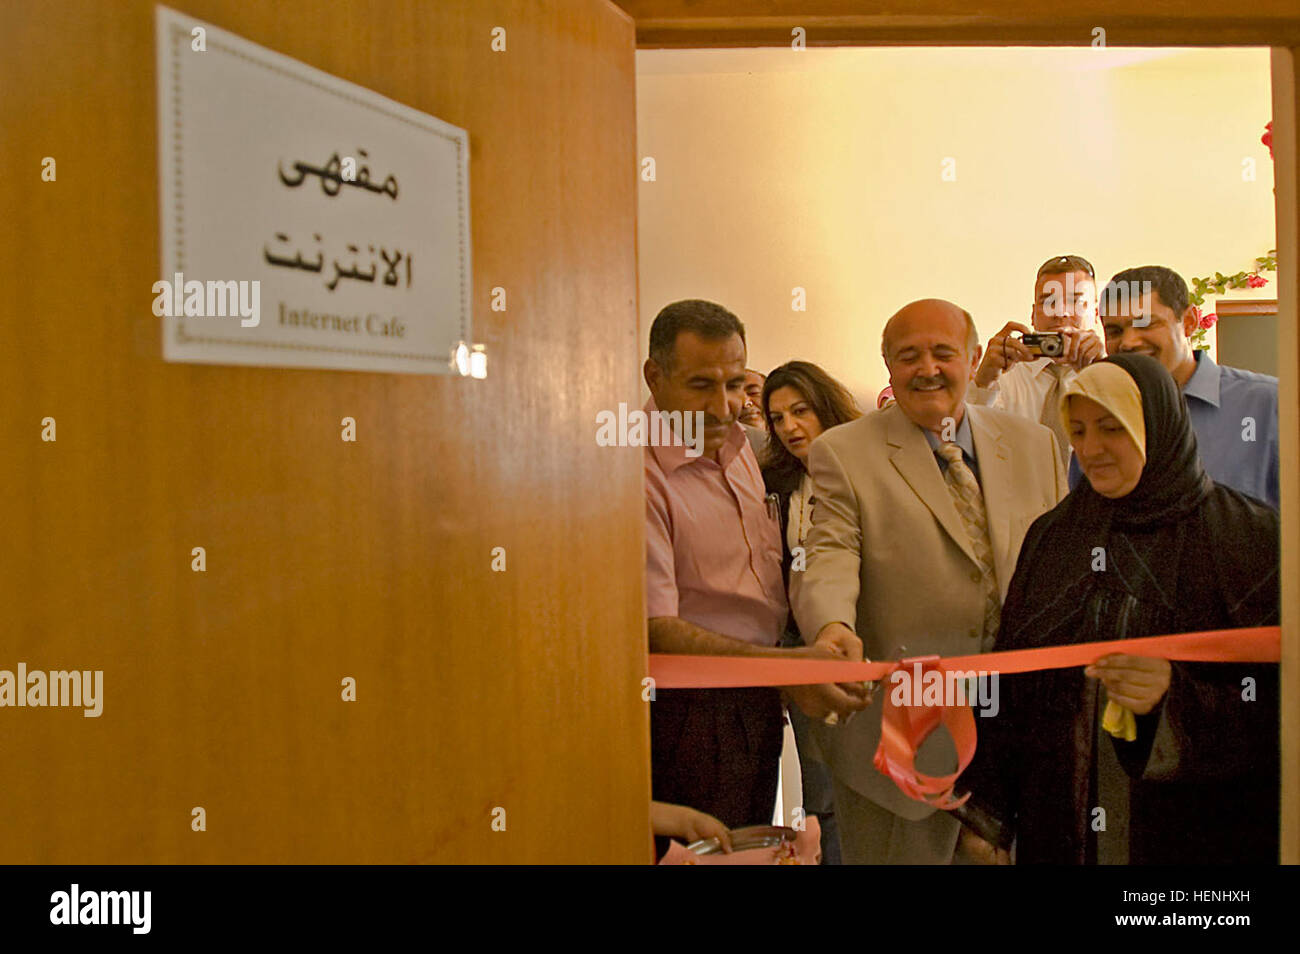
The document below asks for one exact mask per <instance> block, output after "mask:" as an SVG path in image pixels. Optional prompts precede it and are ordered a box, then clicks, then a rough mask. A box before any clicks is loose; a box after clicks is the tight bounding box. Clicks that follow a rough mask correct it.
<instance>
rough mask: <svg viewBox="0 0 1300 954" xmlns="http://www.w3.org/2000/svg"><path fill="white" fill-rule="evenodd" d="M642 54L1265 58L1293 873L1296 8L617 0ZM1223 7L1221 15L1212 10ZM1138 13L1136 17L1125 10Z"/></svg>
mask: <svg viewBox="0 0 1300 954" xmlns="http://www.w3.org/2000/svg"><path fill="white" fill-rule="evenodd" d="M618 6H620V7H621V8H623V9H624V10H625V11H626V12H627V13H628V14H629V15H630V16H631V17H632V18H633V19H634V20H635V22H636V35H637V47H638V48H639V49H702V48H722V47H756V46H772V47H788V46H790V45H791V39H792V36H793V32H792V31H794V29H795V28H796V27H802V28H803V30H804V31H805V36H804V42H805V43H806V44H807V45H808V46H1078V47H1087V46H1091V45H1092V43H1093V40H1094V38H1095V36H1096V34H1095V32H1094V31H1095V30H1096V28H1097V27H1101V28H1102V29H1104V30H1105V31H1106V32H1105V42H1106V45H1107V46H1194V47H1227V46H1257V47H1269V48H1270V50H1271V69H1272V89H1273V160H1274V168H1273V175H1274V183H1275V188H1274V192H1275V202H1274V211H1275V215H1276V229H1277V264H1278V270H1277V283H1278V285H1277V289H1278V318H1279V320H1278V371H1279V374H1278V380H1279V420H1278V426H1279V428H1280V430H1281V434H1280V455H1281V472H1282V488H1281V491H1282V500H1283V501H1284V504H1283V508H1282V565H1281V576H1282V608H1283V609H1282V686H1283V692H1282V737H1281V745H1282V796H1281V805H1280V811H1281V823H1282V844H1281V860H1282V862H1283V863H1284V864H1298V863H1300V327H1298V326H1297V305H1298V301H1297V293H1298V288H1297V274H1298V272H1297V268H1298V267H1300V245H1298V242H1300V234H1298V226H1300V221H1298V215H1297V201H1298V200H1300V180H1298V178H1297V176H1298V172H1300V169H1298V166H1297V141H1296V133H1297V127H1298V126H1300V114H1297V105H1298V101H1297V97H1296V74H1295V64H1296V62H1297V58H1300V10H1298V9H1297V8H1296V6H1295V4H1294V0H1256V2H1254V3H1253V4H1252V5H1251V6H1250V7H1249V8H1246V9H1243V10H1241V11H1239V12H1235V11H1234V14H1233V15H1232V16H1231V17H1228V16H1225V15H1224V14H1223V13H1222V12H1221V10H1222V7H1221V5H1219V4H1217V3H1215V2H1214V0H1181V2H1175V0H1148V2H1146V3H1143V4H1138V3H1134V2H1124V0H1101V2H1098V0H1076V2H1075V3H1074V4H1072V5H1071V6H1070V8H1069V10H1068V11H1065V12H1064V13H1065V15H1063V16H1062V15H1060V14H1061V12H1062V11H1060V10H1059V8H1058V9H1055V10H1054V9H1048V8H1045V7H1044V6H1043V5H1041V4H1040V3H1039V2H1038V0H977V2H976V4H974V5H972V4H970V3H962V2H959V0H913V2H912V3H910V4H909V5H908V7H907V13H905V14H899V13H897V12H891V11H896V9H897V6H896V5H894V4H890V3H888V2H886V0H618ZM1216 6H1218V7H1219V11H1216V10H1215V7H1216ZM1126 9H1127V10H1132V11H1141V13H1140V14H1137V15H1135V14H1132V13H1126V12H1125V10H1126Z"/></svg>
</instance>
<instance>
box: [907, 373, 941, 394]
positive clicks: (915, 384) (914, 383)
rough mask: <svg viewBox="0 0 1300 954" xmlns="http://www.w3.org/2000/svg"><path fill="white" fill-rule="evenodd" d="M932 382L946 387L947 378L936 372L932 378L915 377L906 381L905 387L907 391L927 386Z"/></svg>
mask: <svg viewBox="0 0 1300 954" xmlns="http://www.w3.org/2000/svg"><path fill="white" fill-rule="evenodd" d="M934 384H938V385H940V386H942V387H947V386H948V379H947V378H946V377H945V376H944V375H942V374H936V375H935V376H934V377H932V378H922V377H915V378H913V379H912V380H911V381H909V382H908V384H907V388H908V390H909V391H915V390H916V389H917V388H927V387H930V386H931V385H934Z"/></svg>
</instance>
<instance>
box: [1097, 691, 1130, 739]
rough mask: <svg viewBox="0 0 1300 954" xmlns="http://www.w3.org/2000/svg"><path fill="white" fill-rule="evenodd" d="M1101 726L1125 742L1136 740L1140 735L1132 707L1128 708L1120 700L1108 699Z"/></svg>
mask: <svg viewBox="0 0 1300 954" xmlns="http://www.w3.org/2000/svg"><path fill="white" fill-rule="evenodd" d="M1101 727H1102V728H1103V729H1105V730H1106V731H1107V732H1109V733H1110V734H1111V735H1113V736H1115V738H1117V739H1123V740H1124V741H1125V742H1134V741H1136V740H1137V737H1138V730H1137V718H1136V717H1134V715H1133V710H1132V709H1126V708H1125V707H1124V706H1122V705H1120V704H1119V703H1118V702H1111V701H1110V700H1109V699H1108V700H1106V711H1105V712H1103V713H1102V715H1101Z"/></svg>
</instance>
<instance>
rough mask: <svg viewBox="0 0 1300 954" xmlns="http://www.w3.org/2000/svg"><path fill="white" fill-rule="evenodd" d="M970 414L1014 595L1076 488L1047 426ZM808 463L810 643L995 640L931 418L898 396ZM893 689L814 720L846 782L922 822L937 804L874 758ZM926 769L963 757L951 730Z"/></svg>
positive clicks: (923, 651)
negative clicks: (1033, 533) (1020, 560)
mask: <svg viewBox="0 0 1300 954" xmlns="http://www.w3.org/2000/svg"><path fill="white" fill-rule="evenodd" d="M966 413H967V414H968V415H970V428H971V437H972V438H973V441H974V444H975V457H976V462H977V465H978V470H979V478H980V486H981V488H982V491H983V494H984V503H985V508H986V509H987V511H988V519H989V536H990V538H991V543H992V547H993V558H994V570H995V572H996V574H997V579H998V586H999V588H1000V590H1001V596H1002V598H1003V599H1005V598H1006V594H1007V586H1008V585H1009V584H1010V582H1011V575H1012V572H1013V571H1014V570H1015V565H1016V556H1017V555H1018V553H1019V552H1020V544H1021V542H1022V541H1023V540H1024V538H1025V532H1026V531H1027V530H1028V529H1029V525H1030V524H1031V523H1033V521H1034V520H1035V519H1037V518H1038V516H1040V515H1041V514H1043V513H1045V512H1046V511H1048V510H1050V509H1051V508H1052V507H1054V506H1055V505H1056V504H1057V503H1058V502H1059V501H1060V500H1061V499H1062V498H1063V497H1064V496H1065V495H1066V493H1067V491H1068V488H1067V486H1066V480H1065V471H1064V469H1063V468H1062V466H1061V459H1060V457H1059V456H1058V454H1057V452H1056V438H1055V437H1054V436H1053V435H1052V432H1051V431H1049V430H1048V429H1047V428H1046V427H1044V426H1043V425H1041V424H1039V423H1037V422H1035V421H1031V420H1028V419H1027V418H1023V417H1018V416H1016V415H1013V414H1010V413H1008V412H1006V411H1000V410H996V409H994V408H989V407H978V406H974V405H969V404H968V405H966ZM809 471H810V473H811V474H812V479H813V495H814V497H815V498H816V503H815V505H814V508H813V527H812V531H811V535H810V536H809V538H808V541H807V548H808V553H807V569H806V570H804V571H803V572H802V573H798V572H795V573H791V574H790V601H791V606H792V608H793V610H794V614H795V619H796V621H797V622H798V624H799V631H800V632H801V633H802V634H803V636H804V639H805V640H806V641H807V642H809V643H811V642H812V641H813V640H814V639H815V638H816V636H817V633H818V632H820V631H821V629H822V627H823V626H825V625H826V624H827V623H833V622H842V623H845V624H847V625H848V626H849V627H850V628H851V629H853V630H854V632H856V633H857V634H858V636H859V637H860V638H861V639H862V642H863V647H864V650H865V652H866V655H867V658H868V659H882V660H883V659H900V658H905V657H911V656H926V655H932V654H934V655H940V656H954V655H966V654H969V653H977V652H980V651H981V650H982V649H983V650H987V649H988V647H981V645H980V643H981V639H980V637H981V630H982V623H983V617H984V614H983V597H982V595H981V591H980V585H979V584H980V572H979V568H978V564H977V563H976V560H975V554H974V551H973V550H972V548H971V544H970V539H969V537H968V535H967V534H966V531H965V529H964V527H963V526H962V522H961V518H960V517H959V516H958V514H957V508H956V505H955V504H954V502H953V499H952V495H951V493H950V492H949V490H948V486H947V484H945V483H944V479H943V474H942V472H941V471H940V469H939V463H938V461H937V460H936V458H935V456H934V452H933V451H932V450H931V448H930V445H929V443H927V441H926V439H925V434H924V432H923V431H922V430H921V428H920V427H918V426H917V425H916V424H913V423H912V422H911V421H910V420H909V419H908V418H907V416H906V415H904V414H903V412H902V411H901V410H900V409H899V407H898V405H897V404H893V405H890V406H889V407H887V408H885V409H884V410H881V411H875V412H873V413H870V414H867V415H866V416H865V417H861V418H858V419H857V420H856V421H850V422H849V423H847V424H842V425H840V426H839V427H834V428H831V429H830V430H828V431H826V432H825V433H824V434H822V435H821V436H820V437H818V438H817V440H816V441H814V442H813V445H812V448H811V451H810V454H809ZM888 688H889V686H888V683H885V684H882V685H881V687H880V690H879V691H877V693H876V698H875V701H874V702H873V704H872V706H871V708H869V709H866V710H864V711H863V712H860V713H858V714H857V715H855V716H854V717H853V719H852V720H851V721H850V722H849V723H848V724H847V725H841V726H834V727H828V726H823V725H821V724H818V723H815V724H814V732H815V734H816V736H817V741H818V743H819V745H820V747H821V751H822V754H823V756H824V759H825V761H826V763H827V764H828V765H829V766H830V768H831V771H832V773H833V774H834V775H835V776H836V778H838V779H839V780H840V782H841V783H843V784H845V785H848V786H849V787H851V788H853V789H854V790H856V791H858V792H860V793H862V794H863V795H865V796H866V797H867V798H870V799H871V800H872V801H874V802H875V803H876V804H878V805H880V806H882V807H883V808H885V809H887V810H889V811H891V812H893V813H894V814H895V815H898V816H900V817H902V818H905V819H910V820H914V821H915V820H919V819H922V818H925V817H927V816H928V815H930V814H932V813H933V812H934V811H935V809H933V808H930V807H928V806H926V805H924V804H923V803H921V802H917V801H913V800H912V799H910V798H908V797H907V796H906V795H904V794H903V793H902V792H900V791H899V790H898V788H897V786H895V785H894V782H893V780H892V779H890V778H889V777H888V776H886V775H882V774H881V773H879V772H877V771H876V769H875V767H874V765H872V758H873V756H874V755H875V751H876V746H877V744H878V742H879V741H880V704H881V701H882V699H883V697H884V696H885V694H886V692H887V691H888ZM977 722H978V718H977ZM977 728H978V726H977ZM917 767H918V768H919V769H920V770H921V771H925V772H928V773H929V774H934V775H939V774H947V773H949V772H952V771H954V770H955V769H956V760H955V756H954V752H953V747H952V743H951V741H950V739H949V738H948V737H947V734H946V733H945V732H943V731H942V730H939V731H936V732H935V733H934V734H932V735H931V737H930V739H929V740H928V741H927V743H926V744H925V745H924V746H922V749H921V752H920V756H919V757H918V760H917Z"/></svg>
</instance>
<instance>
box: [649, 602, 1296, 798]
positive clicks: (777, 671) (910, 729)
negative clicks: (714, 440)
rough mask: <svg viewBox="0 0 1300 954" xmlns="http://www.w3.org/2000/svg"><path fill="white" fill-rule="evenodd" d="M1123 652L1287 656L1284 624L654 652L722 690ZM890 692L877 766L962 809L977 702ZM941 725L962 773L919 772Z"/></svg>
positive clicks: (663, 668)
mask: <svg viewBox="0 0 1300 954" xmlns="http://www.w3.org/2000/svg"><path fill="white" fill-rule="evenodd" d="M1111 653H1124V654H1127V655H1130V656H1152V657H1157V658H1160V659H1168V660H1172V661H1178V662H1270V663H1273V662H1278V661H1279V660H1280V659H1281V658H1282V633H1281V628H1280V627H1278V626H1259V627H1255V628H1252V629H1216V630H1209V631H1206V632H1200V633H1181V634H1178V635H1174V636H1145V637H1142V638H1141V639H1114V640H1109V641H1106V642H1098V643H1074V644H1072V645H1069V646H1047V647H1043V648H1041V649H1017V650H1013V651H1011V652H993V653H982V654H979V655H974V656H949V657H948V658H946V659H941V658H940V657H938V656H926V657H922V658H918V659H904V660H899V661H897V662H893V661H889V662H847V661H836V660H831V659H807V658H794V659H780V658H776V657H755V656H672V655H663V654H659V653H652V654H651V655H650V676H651V678H653V679H654V681H655V688H656V689H720V688H734V687H738V686H804V685H815V684H818V683H826V682H876V681H877V680H881V679H885V678H886V677H888V676H889V674H890V673H892V672H894V671H895V670H897V669H899V668H902V667H909V668H912V669H913V673H915V671H916V670H915V668H914V667H916V666H918V665H919V666H920V671H921V673H922V675H923V676H924V674H925V673H929V672H932V671H937V672H938V673H940V675H941V676H942V673H944V672H947V671H961V672H971V671H978V672H980V673H988V674H990V675H991V674H993V673H998V674H1009V673H1020V672H1036V671H1039V670H1043V669H1067V668H1069V667H1071V666H1088V665H1091V664H1092V663H1094V662H1096V661H1097V660H1098V659H1100V658H1101V657H1102V656H1107V655H1110V654H1111ZM892 695H893V694H892V693H890V692H886V693H885V696H884V699H883V701H882V704H881V727H880V745H879V746H878V747H877V748H876V755H875V760H874V764H875V766H876V769H877V770H878V771H880V772H882V773H884V774H886V775H888V776H889V777H890V778H892V779H893V780H894V783H895V784H896V785H897V786H898V787H899V789H900V790H902V791H903V793H904V794H906V795H907V796H909V797H910V798H914V799H916V800H917V801H923V802H925V803H927V804H930V805H934V806H935V807H937V808H956V807H957V806H958V805H960V804H961V803H962V802H963V801H965V799H964V798H963V799H960V800H954V799H953V797H952V789H953V785H955V784H956V782H957V778H958V777H959V776H960V775H961V773H962V772H963V771H964V770H965V768H966V766H967V765H969V764H970V761H971V759H972V758H973V757H974V756H975V744H976V734H975V718H974V716H973V715H972V714H971V709H970V706H966V705H961V706H945V705H938V706H932V705H926V704H924V702H923V701H922V700H921V695H922V693H921V691H920V687H919V686H917V687H914V688H913V692H912V697H913V699H912V701H913V704H912V705H908V706H897V705H894V703H893V699H892ZM940 724H942V725H944V726H945V727H947V729H948V732H949V733H950V734H951V735H952V739H953V742H954V743H955V744H956V747H957V771H956V772H954V773H952V774H951V775H940V776H932V775H925V774H923V773H921V772H918V771H917V769H916V751H917V749H918V748H919V747H920V745H921V743H922V742H924V741H925V739H926V737H927V736H928V735H929V734H930V733H931V732H933V731H934V730H935V728H937V727H938V726H939V725H940Z"/></svg>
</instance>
